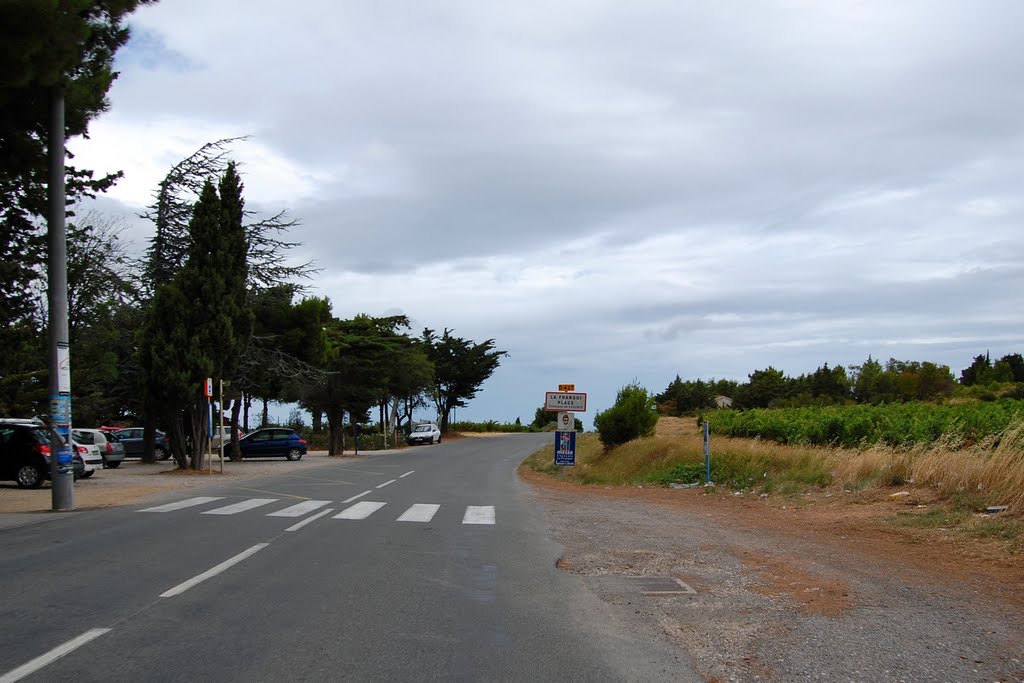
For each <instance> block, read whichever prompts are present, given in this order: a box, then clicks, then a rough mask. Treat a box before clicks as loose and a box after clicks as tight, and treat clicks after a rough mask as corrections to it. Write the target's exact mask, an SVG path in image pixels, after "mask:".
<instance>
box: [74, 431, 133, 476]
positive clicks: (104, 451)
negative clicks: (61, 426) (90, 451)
mask: <svg viewBox="0 0 1024 683" xmlns="http://www.w3.org/2000/svg"><path fill="white" fill-rule="evenodd" d="M71 435H72V437H74V439H75V441H77V442H78V443H80V444H87V445H91V446H96V447H97V448H98V449H99V452H100V456H101V457H102V458H103V466H104V467H109V468H110V469H115V468H116V467H118V466H119V465H120V464H121V462H122V461H123V460H124V444H123V443H121V442H120V441H117V440H116V439H108V438H107V435H106V434H104V433H103V432H101V431H100V430H98V429H78V428H75V429H72V430H71Z"/></svg>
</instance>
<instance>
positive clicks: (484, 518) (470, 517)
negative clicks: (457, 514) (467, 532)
mask: <svg viewBox="0 0 1024 683" xmlns="http://www.w3.org/2000/svg"><path fill="white" fill-rule="evenodd" d="M462 523H463V524H494V506H493V505H469V506H467V507H466V514H465V515H464V516H463V518H462Z"/></svg>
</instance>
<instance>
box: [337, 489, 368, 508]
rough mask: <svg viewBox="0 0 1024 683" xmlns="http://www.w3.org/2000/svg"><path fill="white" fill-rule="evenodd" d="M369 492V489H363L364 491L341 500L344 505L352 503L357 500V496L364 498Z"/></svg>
mask: <svg viewBox="0 0 1024 683" xmlns="http://www.w3.org/2000/svg"><path fill="white" fill-rule="evenodd" d="M368 493H369V491H363V492H362V493H357V494H356V495H354V496H352V497H351V498H346V499H345V500H343V501H341V504H342V505H347V504H348V503H351V502H352V501H353V500H356V499H357V498H362V497H363V496H365V495H366V494H368Z"/></svg>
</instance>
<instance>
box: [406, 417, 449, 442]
mask: <svg viewBox="0 0 1024 683" xmlns="http://www.w3.org/2000/svg"><path fill="white" fill-rule="evenodd" d="M407 441H408V442H409V444H410V445H414V444H418V443H441V430H440V429H438V428H437V425H436V424H434V423H433V422H426V423H423V424H418V425H416V426H415V427H413V428H412V431H411V432H409V438H408V439H407Z"/></svg>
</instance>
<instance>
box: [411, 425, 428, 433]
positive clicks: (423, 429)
mask: <svg viewBox="0 0 1024 683" xmlns="http://www.w3.org/2000/svg"><path fill="white" fill-rule="evenodd" d="M430 428H431V426H430V425H417V427H416V429H414V430H413V431H415V432H429V431H430Z"/></svg>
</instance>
